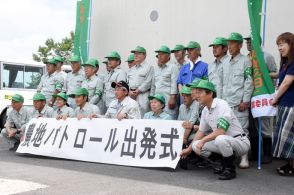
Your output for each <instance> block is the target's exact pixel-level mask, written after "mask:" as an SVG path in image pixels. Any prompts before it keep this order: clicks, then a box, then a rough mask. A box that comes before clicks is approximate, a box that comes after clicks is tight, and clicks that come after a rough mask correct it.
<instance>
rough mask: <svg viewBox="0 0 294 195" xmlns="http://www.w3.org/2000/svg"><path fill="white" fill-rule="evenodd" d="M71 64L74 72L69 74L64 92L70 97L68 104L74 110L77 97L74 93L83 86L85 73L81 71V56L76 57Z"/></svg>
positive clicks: (73, 57)
mask: <svg viewBox="0 0 294 195" xmlns="http://www.w3.org/2000/svg"><path fill="white" fill-rule="evenodd" d="M69 61H70V62H71V69H72V71H71V72H70V73H68V75H67V77H66V80H65V83H64V92H65V93H66V94H67V96H68V100H67V103H68V104H69V106H70V107H71V108H73V109H75V108H76V102H75V95H74V92H75V90H76V89H77V88H80V87H81V86H82V82H83V80H85V73H84V71H83V70H82V69H81V63H80V61H81V59H80V57H79V56H77V55H74V56H72V57H71V58H70V60H69Z"/></svg>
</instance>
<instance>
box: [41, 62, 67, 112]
mask: <svg viewBox="0 0 294 195" xmlns="http://www.w3.org/2000/svg"><path fill="white" fill-rule="evenodd" d="M45 64H46V69H47V73H46V74H44V75H43V76H42V77H41V81H40V83H39V85H38V87H37V91H38V92H41V93H42V94H44V95H45V97H46V101H47V103H48V105H49V106H50V107H52V106H53V104H54V98H53V97H52V95H53V94H57V91H56V88H55V87H56V86H60V85H61V86H62V87H63V85H64V79H63V77H62V75H61V74H57V73H56V61H55V60H54V59H49V60H47V61H45ZM62 87H61V88H62Z"/></svg>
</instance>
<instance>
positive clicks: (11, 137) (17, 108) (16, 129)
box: [1, 94, 30, 151]
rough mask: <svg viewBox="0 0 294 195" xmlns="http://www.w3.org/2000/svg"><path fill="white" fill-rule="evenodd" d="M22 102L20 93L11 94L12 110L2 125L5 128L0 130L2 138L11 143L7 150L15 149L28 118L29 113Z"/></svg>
mask: <svg viewBox="0 0 294 195" xmlns="http://www.w3.org/2000/svg"><path fill="white" fill-rule="evenodd" d="M23 102H24V98H23V96H22V95H19V94H14V95H13V96H12V98H11V106H12V109H13V110H12V111H10V112H9V114H8V117H7V119H6V123H5V125H4V127H5V128H4V129H2V131H1V137H2V139H4V140H5V141H7V143H8V144H9V145H10V146H11V145H13V147H11V148H10V149H9V150H14V151H15V150H16V149H17V147H18V145H19V142H20V138H21V136H22V135H23V132H24V130H25V125H26V124H27V123H28V122H29V120H30V113H29V111H28V110H27V109H26V108H24V107H23Z"/></svg>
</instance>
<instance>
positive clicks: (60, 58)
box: [54, 56, 64, 63]
mask: <svg viewBox="0 0 294 195" xmlns="http://www.w3.org/2000/svg"><path fill="white" fill-rule="evenodd" d="M54 60H55V61H57V62H62V63H63V62H64V59H63V57H61V56H55V57H54Z"/></svg>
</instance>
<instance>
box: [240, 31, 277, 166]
mask: <svg viewBox="0 0 294 195" xmlns="http://www.w3.org/2000/svg"><path fill="white" fill-rule="evenodd" d="M244 39H245V40H246V44H247V50H248V51H249V54H248V57H249V59H250V61H251V62H252V60H253V59H252V55H253V52H254V51H253V50H252V45H251V37H250V36H249V37H246V38H244ZM260 44H261V39H260ZM263 56H264V60H265V63H266V65H267V67H268V71H269V74H270V77H271V78H272V80H273V85H274V86H275V84H274V79H275V75H276V73H277V71H278V70H277V65H276V62H275V59H274V57H273V56H272V55H271V54H269V53H268V52H265V51H263ZM252 64H253V63H252ZM260 118H261V123H262V125H261V126H262V150H263V156H262V163H264V164H267V163H271V162H272V133H273V128H274V125H273V121H274V117H272V116H263V117H260ZM250 119H251V120H250V122H252V123H253V124H252V125H251V126H253V129H254V130H253V132H251V131H252V130H251V131H250V142H251V157H252V158H251V159H252V160H257V158H258V130H257V129H258V118H254V119H253V118H250ZM251 126H250V127H251Z"/></svg>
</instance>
